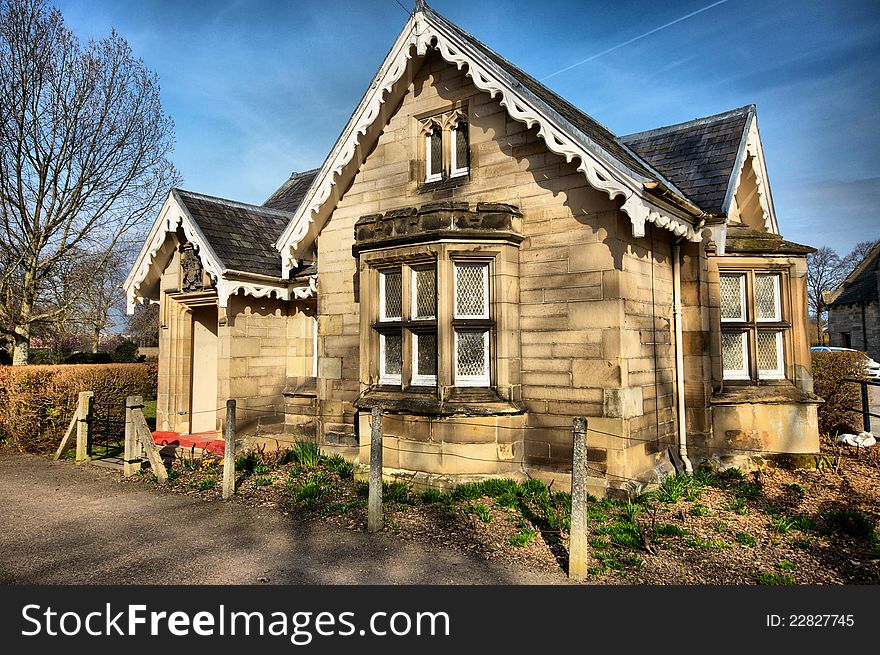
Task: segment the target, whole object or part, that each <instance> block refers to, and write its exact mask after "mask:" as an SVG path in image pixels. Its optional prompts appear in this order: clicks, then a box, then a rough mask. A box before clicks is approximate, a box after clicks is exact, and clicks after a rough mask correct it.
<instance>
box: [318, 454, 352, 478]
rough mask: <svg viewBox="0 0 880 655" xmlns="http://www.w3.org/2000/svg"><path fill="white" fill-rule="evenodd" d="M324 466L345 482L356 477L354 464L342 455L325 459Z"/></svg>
mask: <svg viewBox="0 0 880 655" xmlns="http://www.w3.org/2000/svg"><path fill="white" fill-rule="evenodd" d="M324 466H325V467H326V469H327V470H328V471H330V472H332V473H335V474H336V475H338V476H339V477H340V478H342V479H343V480H348V479H349V478H351V477H353V476H354V464H352V463H351V462H349V461H348V460H346V459H345V458H344V457H343V456H342V455H331V456H330V457H326V458H324Z"/></svg>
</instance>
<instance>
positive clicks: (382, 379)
mask: <svg viewBox="0 0 880 655" xmlns="http://www.w3.org/2000/svg"><path fill="white" fill-rule="evenodd" d="M385 336H386V335H384V334H381V333H380V334H379V384H389V385H395V386H400V384H401V375H400V373H387V372H386V371H385ZM400 338H401V340H402V339H403V332H401V333H400ZM401 346H403V343H402V341H401ZM401 368H403V361H402V358H401Z"/></svg>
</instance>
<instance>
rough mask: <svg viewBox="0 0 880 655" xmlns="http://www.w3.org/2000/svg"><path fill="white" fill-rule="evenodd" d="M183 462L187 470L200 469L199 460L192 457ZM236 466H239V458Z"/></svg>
mask: <svg viewBox="0 0 880 655" xmlns="http://www.w3.org/2000/svg"><path fill="white" fill-rule="evenodd" d="M181 462H182V463H183V468H184V469H185V470H187V471H198V470H199V460H197V459H194V458H192V457H188V458H186V459H183V460H181ZM235 468H236V469H237V468H238V460H236V464H235Z"/></svg>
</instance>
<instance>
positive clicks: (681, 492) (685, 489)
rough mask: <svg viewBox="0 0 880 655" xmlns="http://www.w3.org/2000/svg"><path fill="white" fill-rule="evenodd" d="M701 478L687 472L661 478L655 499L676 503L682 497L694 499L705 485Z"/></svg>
mask: <svg viewBox="0 0 880 655" xmlns="http://www.w3.org/2000/svg"><path fill="white" fill-rule="evenodd" d="M702 479H703V478H698V477H696V476H693V475H691V474H689V473H676V474H675V475H671V476H669V477H667V478H666V479H664V480H663V482H661V483H660V487H659V488H658V489H657V492H656V496H657V500H659V501H661V502H664V503H677V502H678V501H679V500H681V499H682V498H685V499H687V500H689V501H692V502H693V501H695V500H696V499H697V498H699V495H700V493H701V492H702V491H703V487H704V486H705V485H704V484H703V482H702Z"/></svg>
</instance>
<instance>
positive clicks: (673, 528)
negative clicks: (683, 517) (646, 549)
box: [654, 523, 688, 537]
mask: <svg viewBox="0 0 880 655" xmlns="http://www.w3.org/2000/svg"><path fill="white" fill-rule="evenodd" d="M687 533H688V532H687V530H685V529H684V528H683V527H681V526H680V525H675V524H674V523H661V524H660V525H657V526H654V536H657V537H684V536H685V535H686V534H687Z"/></svg>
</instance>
